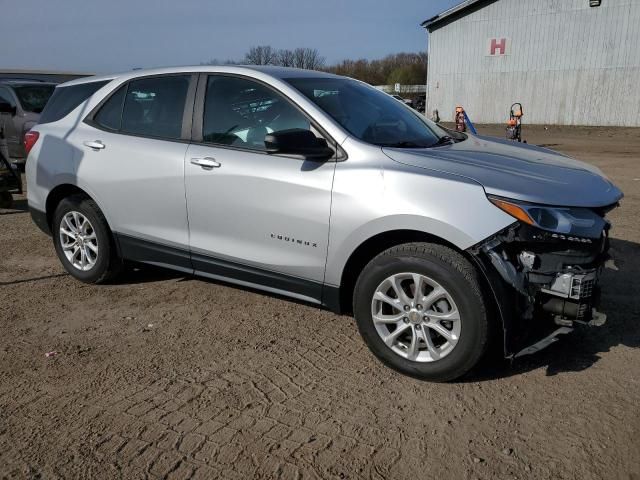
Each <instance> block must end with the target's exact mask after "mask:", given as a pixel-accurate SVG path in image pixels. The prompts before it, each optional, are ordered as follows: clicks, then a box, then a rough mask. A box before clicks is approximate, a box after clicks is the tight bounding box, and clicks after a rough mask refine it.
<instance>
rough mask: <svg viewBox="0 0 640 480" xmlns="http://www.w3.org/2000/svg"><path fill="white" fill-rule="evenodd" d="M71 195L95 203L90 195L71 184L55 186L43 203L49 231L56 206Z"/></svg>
mask: <svg viewBox="0 0 640 480" xmlns="http://www.w3.org/2000/svg"><path fill="white" fill-rule="evenodd" d="M72 195H81V196H84V197H87V198H89V199H91V200H93V201H94V202H95V199H94V198H93V197H92V196H91V195H89V194H88V193H87V192H86V191H84V190H83V189H82V188H80V187H78V186H77V185H73V184H71V183H63V184H60V185H57V186H56V187H55V188H53V189H52V190H51V191H50V192H49V194H48V195H47V199H46V201H45V213H46V215H47V224H48V225H49V228H50V229H51V228H52V227H53V225H52V223H53V214H54V212H55V211H56V208H57V206H58V205H59V204H60V202H61V201H62V200H64V199H65V198H67V197H70V196H72Z"/></svg>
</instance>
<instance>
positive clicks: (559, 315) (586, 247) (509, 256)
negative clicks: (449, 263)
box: [469, 223, 611, 359]
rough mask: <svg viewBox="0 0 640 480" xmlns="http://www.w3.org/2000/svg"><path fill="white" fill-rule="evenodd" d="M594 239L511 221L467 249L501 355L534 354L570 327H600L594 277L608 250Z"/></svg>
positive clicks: (601, 318)
mask: <svg viewBox="0 0 640 480" xmlns="http://www.w3.org/2000/svg"><path fill="white" fill-rule="evenodd" d="M608 234H609V224H608V223H606V226H605V228H604V230H603V231H602V235H601V237H600V238H599V239H590V238H582V237H567V236H565V235H561V234H557V233H553V232H548V231H545V230H541V229H538V228H535V227H532V226H529V225H526V224H524V223H515V224H513V225H512V226H510V227H508V228H507V229H505V230H504V231H502V232H499V233H498V234H496V235H494V236H493V237H491V238H489V239H487V240H486V241H485V242H483V243H481V244H480V245H477V246H475V247H474V248H472V249H470V250H469V253H470V254H471V256H472V257H473V259H474V260H475V261H476V263H477V265H478V266H479V268H480V270H481V271H482V272H483V273H484V275H485V277H486V279H487V286H488V288H489V289H490V290H491V293H492V294H493V296H494V299H495V304H496V307H497V314H498V315H499V316H500V317H501V319H502V325H503V331H504V347H505V356H506V357H507V358H511V359H513V358H517V357H521V356H523V355H528V354H531V353H535V352H537V351H539V350H541V349H543V348H545V347H547V346H548V345H550V344H551V343H553V342H555V341H556V340H557V339H558V336H560V335H563V334H567V333H569V332H571V331H572V330H573V329H575V328H579V327H594V326H601V325H603V324H604V323H605V321H606V315H604V314H603V313H600V312H598V310H597V307H598V303H599V298H600V287H599V285H598V280H599V277H600V274H601V272H602V269H603V268H604V267H605V264H607V262H608V261H610V260H611V257H610V255H609V239H608V238H609V236H608Z"/></svg>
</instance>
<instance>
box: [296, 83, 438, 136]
mask: <svg viewBox="0 0 640 480" xmlns="http://www.w3.org/2000/svg"><path fill="white" fill-rule="evenodd" d="M286 81H287V82H288V83H289V84H290V85H292V86H293V87H294V88H296V89H297V90H298V91H300V92H301V93H302V94H303V95H304V96H305V97H307V98H308V99H309V100H311V101H312V102H313V103H315V104H316V105H318V107H320V108H321V109H322V110H324V112H326V113H327V114H328V115H329V116H331V117H332V118H333V119H334V120H335V121H336V122H338V123H339V124H340V125H342V127H343V128H344V129H345V130H347V131H348V132H349V133H350V134H351V135H353V136H354V137H356V138H358V139H360V140H362V141H364V142H367V143H371V144H373V145H379V146H383V147H398V148H424V147H431V146H434V145H436V144H438V143H439V142H441V141H442V140H443V139H447V138H449V134H448V133H447V132H446V131H445V130H443V129H442V128H440V127H438V126H437V125H436V124H435V123H433V122H430V121H429V120H427V119H425V118H424V117H422V116H421V115H419V114H417V113H415V112H412V111H411V110H410V109H409V108H407V107H406V106H404V105H403V104H402V103H400V102H398V101H397V100H396V99H394V98H393V97H392V96H391V95H387V94H386V93H384V92H381V91H379V90H376V89H375V88H373V87H369V86H367V85H365V84H363V83H362V82H358V81H356V80H351V79H347V78H327V77H325V78H290V79H287V80H286Z"/></svg>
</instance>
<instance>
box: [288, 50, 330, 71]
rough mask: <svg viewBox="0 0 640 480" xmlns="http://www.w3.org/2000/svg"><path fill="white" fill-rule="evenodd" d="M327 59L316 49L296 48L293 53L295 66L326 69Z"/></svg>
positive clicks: (308, 68)
mask: <svg viewBox="0 0 640 480" xmlns="http://www.w3.org/2000/svg"><path fill="white" fill-rule="evenodd" d="M324 62H325V59H324V57H323V56H321V55H320V53H319V52H318V50H316V49H315V48H296V49H295V50H294V51H293V66H294V67H296V68H306V69H307V70H318V69H320V68H322V67H324Z"/></svg>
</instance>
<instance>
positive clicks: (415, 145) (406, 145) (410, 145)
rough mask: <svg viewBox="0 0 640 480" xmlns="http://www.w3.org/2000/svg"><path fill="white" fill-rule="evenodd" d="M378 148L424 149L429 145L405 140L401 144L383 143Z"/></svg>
mask: <svg viewBox="0 0 640 480" xmlns="http://www.w3.org/2000/svg"><path fill="white" fill-rule="evenodd" d="M380 146H381V147H388V148H426V147H428V146H429V145H424V144H422V143H416V142H410V141H407V140H405V141H403V142H396V143H383V144H381V145H380Z"/></svg>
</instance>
